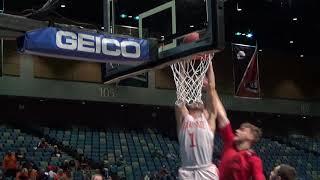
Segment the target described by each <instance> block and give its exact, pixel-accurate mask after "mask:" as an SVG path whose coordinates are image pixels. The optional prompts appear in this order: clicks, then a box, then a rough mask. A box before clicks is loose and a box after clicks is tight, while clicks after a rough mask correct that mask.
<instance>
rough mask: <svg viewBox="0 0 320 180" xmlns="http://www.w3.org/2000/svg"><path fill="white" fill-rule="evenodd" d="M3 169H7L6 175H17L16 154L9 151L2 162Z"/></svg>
mask: <svg viewBox="0 0 320 180" xmlns="http://www.w3.org/2000/svg"><path fill="white" fill-rule="evenodd" d="M2 167H3V170H4V171H5V176H6V177H16V171H17V158H16V156H15V154H14V153H13V152H11V151H9V152H8V153H7V154H6V155H5V157H4V159H3V162H2Z"/></svg>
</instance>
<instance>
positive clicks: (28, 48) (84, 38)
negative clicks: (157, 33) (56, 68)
mask: <svg viewBox="0 0 320 180" xmlns="http://www.w3.org/2000/svg"><path fill="white" fill-rule="evenodd" d="M149 49H150V47H149V42H148V40H144V39H139V38H131V37H121V36H120V37H118V36H113V35H107V34H97V33H92V32H76V31H74V30H72V31H69V30H63V29H59V28H54V27H49V28H44V29H38V30H34V31H30V32H27V33H26V34H25V35H24V36H23V37H21V38H18V50H19V51H20V52H22V53H29V54H34V55H40V56H49V57H57V58H65V59H75V60H86V61H96V62H112V61H113V62H117V63H121V62H123V63H126V62H145V61H148V60H150V54H149V53H150V50H149Z"/></svg>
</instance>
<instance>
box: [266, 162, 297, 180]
mask: <svg viewBox="0 0 320 180" xmlns="http://www.w3.org/2000/svg"><path fill="white" fill-rule="evenodd" d="M296 178H297V172H296V170H295V169H294V168H293V167H291V166H289V165H287V164H281V165H280V166H277V167H275V168H274V169H273V171H271V173H270V176H269V180H296Z"/></svg>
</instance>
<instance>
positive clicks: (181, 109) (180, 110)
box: [175, 103, 189, 130]
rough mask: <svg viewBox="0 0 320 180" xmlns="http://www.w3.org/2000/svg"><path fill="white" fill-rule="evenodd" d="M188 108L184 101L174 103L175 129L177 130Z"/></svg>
mask: <svg viewBox="0 0 320 180" xmlns="http://www.w3.org/2000/svg"><path fill="white" fill-rule="evenodd" d="M188 113H189V112H188V109H187V107H186V105H185V103H176V105H175V115H176V121H177V129H178V130H179V129H180V127H181V124H182V121H183V118H184V117H185V116H186V115H187V114H188Z"/></svg>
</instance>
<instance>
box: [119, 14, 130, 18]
mask: <svg viewBox="0 0 320 180" xmlns="http://www.w3.org/2000/svg"><path fill="white" fill-rule="evenodd" d="M120 17H121V18H126V17H127V15H126V14H120ZM131 17H132V16H131Z"/></svg>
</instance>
